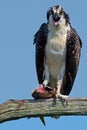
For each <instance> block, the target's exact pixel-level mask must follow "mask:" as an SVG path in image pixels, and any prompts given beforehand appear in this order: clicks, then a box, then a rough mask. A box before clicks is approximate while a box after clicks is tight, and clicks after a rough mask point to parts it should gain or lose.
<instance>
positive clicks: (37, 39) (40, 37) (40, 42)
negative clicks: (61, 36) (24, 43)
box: [34, 23, 47, 84]
mask: <svg viewBox="0 0 87 130" xmlns="http://www.w3.org/2000/svg"><path fill="white" fill-rule="evenodd" d="M46 42H47V24H46V23H43V24H42V25H41V27H40V29H39V30H38V32H37V33H36V34H35V35H34V43H35V45H36V52H35V53H36V72H37V77H38V82H39V83H40V84H42V82H43V80H44V79H43V78H44V75H43V71H44V56H45V45H46Z"/></svg>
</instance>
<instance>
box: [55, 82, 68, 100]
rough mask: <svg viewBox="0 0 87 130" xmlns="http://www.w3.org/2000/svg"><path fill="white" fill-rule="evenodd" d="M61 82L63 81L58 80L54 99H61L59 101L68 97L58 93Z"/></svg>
mask: <svg viewBox="0 0 87 130" xmlns="http://www.w3.org/2000/svg"><path fill="white" fill-rule="evenodd" d="M62 81H63V80H59V81H58V83H57V91H56V97H58V98H61V99H67V98H68V97H69V96H67V95H63V94H61V93H60V90H61V86H62Z"/></svg>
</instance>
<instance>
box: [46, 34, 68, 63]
mask: <svg viewBox="0 0 87 130" xmlns="http://www.w3.org/2000/svg"><path fill="white" fill-rule="evenodd" d="M45 51H46V59H47V61H48V62H52V63H53V62H59V61H62V60H64V59H65V54H66V35H65V34H64V35H63V34H62V35H60V34H58V35H55V36H53V35H49V36H48V38H47V45H46V49H45Z"/></svg>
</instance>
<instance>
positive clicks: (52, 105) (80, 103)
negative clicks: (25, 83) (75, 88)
mask: <svg viewBox="0 0 87 130" xmlns="http://www.w3.org/2000/svg"><path fill="white" fill-rule="evenodd" d="M55 115H59V116H61V115H87V98H74V99H72V98H71V99H67V103H66V102H64V101H61V100H59V99H56V100H54V99H46V100H45V99H40V100H33V99H32V100H9V101H7V102H5V103H3V104H0V123H2V122H5V121H10V120H16V119H19V118H28V117H41V116H55Z"/></svg>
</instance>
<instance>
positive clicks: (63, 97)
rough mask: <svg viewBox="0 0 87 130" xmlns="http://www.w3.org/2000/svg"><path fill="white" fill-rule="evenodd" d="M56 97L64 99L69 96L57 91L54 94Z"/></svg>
mask: <svg viewBox="0 0 87 130" xmlns="http://www.w3.org/2000/svg"><path fill="white" fill-rule="evenodd" d="M56 97H57V98H61V99H64V100H66V99H67V98H69V96H67V95H63V94H61V93H57V94H56Z"/></svg>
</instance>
